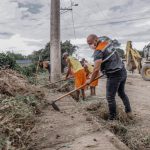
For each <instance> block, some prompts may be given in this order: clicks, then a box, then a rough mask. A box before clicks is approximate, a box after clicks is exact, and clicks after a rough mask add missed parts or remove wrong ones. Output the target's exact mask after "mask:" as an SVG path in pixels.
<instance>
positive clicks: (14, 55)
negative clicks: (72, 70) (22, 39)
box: [7, 51, 26, 60]
mask: <svg viewBox="0 0 150 150" xmlns="http://www.w3.org/2000/svg"><path fill="white" fill-rule="evenodd" d="M7 54H8V55H9V56H11V57H12V58H14V59H15V60H25V59H26V56H23V55H22V54H16V53H13V52H9V51H8V52H7Z"/></svg>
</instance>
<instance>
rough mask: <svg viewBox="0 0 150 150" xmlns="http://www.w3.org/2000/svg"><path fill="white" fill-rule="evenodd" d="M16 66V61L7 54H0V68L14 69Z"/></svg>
mask: <svg viewBox="0 0 150 150" xmlns="http://www.w3.org/2000/svg"><path fill="white" fill-rule="evenodd" d="M15 66H16V60H15V59H14V57H12V56H11V55H9V54H5V53H0V68H5V67H9V68H11V69H14V68H15Z"/></svg>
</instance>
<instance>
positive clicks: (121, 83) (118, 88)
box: [106, 68, 131, 118]
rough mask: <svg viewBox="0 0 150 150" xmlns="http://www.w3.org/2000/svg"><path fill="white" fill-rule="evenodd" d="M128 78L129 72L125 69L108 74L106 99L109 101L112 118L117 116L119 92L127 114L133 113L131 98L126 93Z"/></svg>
mask: <svg viewBox="0 0 150 150" xmlns="http://www.w3.org/2000/svg"><path fill="white" fill-rule="evenodd" d="M126 78H127V72H126V70H125V68H123V69H121V70H119V71H117V72H114V73H110V74H107V86H106V98H107V101H108V106H109V113H110V117H112V118H114V117H115V116H116V100H115V96H116V93H117V92H118V95H119V97H120V98H121V99H122V102H123V104H124V106H125V112H126V113H128V112H131V106H130V102H129V98H128V96H127V95H126V93H125V83H126Z"/></svg>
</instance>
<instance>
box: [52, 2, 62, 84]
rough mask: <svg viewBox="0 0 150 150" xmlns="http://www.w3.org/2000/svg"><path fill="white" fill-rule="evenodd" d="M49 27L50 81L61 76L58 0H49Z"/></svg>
mask: <svg viewBox="0 0 150 150" xmlns="http://www.w3.org/2000/svg"><path fill="white" fill-rule="evenodd" d="M50 11H51V18H50V22H51V25H50V26H51V27H50V62H51V81H52V82H55V81H57V80H60V77H61V50H60V0H51V9H50Z"/></svg>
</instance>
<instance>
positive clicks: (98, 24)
mask: <svg viewBox="0 0 150 150" xmlns="http://www.w3.org/2000/svg"><path fill="white" fill-rule="evenodd" d="M145 19H150V16H149V17H142V18H136V19H128V20H119V21H110V22H105V23H97V24H92V25H88V26H84V25H83V26H75V28H76V29H79V28H85V27H95V26H102V25H109V24H111V25H113V24H120V23H127V22H135V21H140V20H145ZM70 28H71V27H66V28H62V29H63V30H68V29H70Z"/></svg>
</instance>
